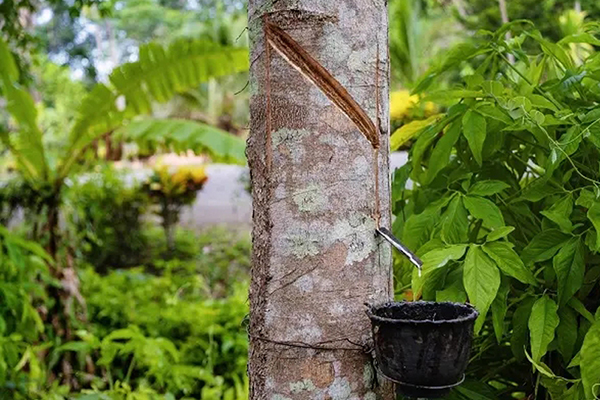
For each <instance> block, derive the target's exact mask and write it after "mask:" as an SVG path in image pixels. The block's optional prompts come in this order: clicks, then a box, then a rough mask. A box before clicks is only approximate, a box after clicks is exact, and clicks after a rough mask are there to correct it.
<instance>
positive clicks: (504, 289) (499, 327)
mask: <svg viewBox="0 0 600 400" xmlns="http://www.w3.org/2000/svg"><path fill="white" fill-rule="evenodd" d="M509 291H510V285H509V283H508V281H507V280H506V278H504V279H502V283H501V284H500V288H499V289H498V293H497V294H496V298H495V299H494V301H493V302H492V323H493V325H494V333H495V334H496V340H497V341H498V343H500V342H501V341H502V335H504V318H505V317H506V310H507V309H508V304H507V300H508V292H509Z"/></svg>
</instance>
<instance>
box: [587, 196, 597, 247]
mask: <svg viewBox="0 0 600 400" xmlns="http://www.w3.org/2000/svg"><path fill="white" fill-rule="evenodd" d="M587 217H588V219H589V220H590V221H592V225H594V229H596V246H597V245H598V244H599V243H600V202H599V201H594V203H593V204H592V206H591V207H590V208H589V209H588V212H587Z"/></svg>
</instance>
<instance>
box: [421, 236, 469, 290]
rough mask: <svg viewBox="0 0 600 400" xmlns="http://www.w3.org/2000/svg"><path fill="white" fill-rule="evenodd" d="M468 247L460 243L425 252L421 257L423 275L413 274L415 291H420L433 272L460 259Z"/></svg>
mask: <svg viewBox="0 0 600 400" xmlns="http://www.w3.org/2000/svg"><path fill="white" fill-rule="evenodd" d="M466 249H467V245H465V244H458V245H453V246H448V247H444V248H438V249H435V250H431V251H429V252H427V253H426V254H424V255H423V256H422V257H421V261H423V267H422V272H421V277H419V276H418V275H416V274H415V275H413V278H414V279H413V282H412V289H413V293H420V292H421V290H422V288H423V284H424V283H425V282H426V281H427V279H428V277H429V275H430V274H431V273H433V272H434V271H435V270H437V269H439V268H442V267H444V266H445V265H446V264H448V263H449V262H450V261H452V260H458V259H460V258H461V257H462V256H463V255H464V254H465V251H466Z"/></svg>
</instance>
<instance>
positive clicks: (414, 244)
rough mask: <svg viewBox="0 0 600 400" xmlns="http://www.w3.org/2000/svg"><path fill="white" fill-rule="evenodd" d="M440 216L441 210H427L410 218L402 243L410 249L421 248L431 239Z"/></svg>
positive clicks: (404, 228) (405, 224)
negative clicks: (430, 236) (432, 231)
mask: <svg viewBox="0 0 600 400" xmlns="http://www.w3.org/2000/svg"><path fill="white" fill-rule="evenodd" d="M439 216H440V213H439V210H425V211H423V212H422V213H420V214H413V215H411V216H410V217H408V219H407V220H406V222H405V223H404V227H403V229H402V243H404V245H405V246H407V247H408V248H409V249H418V248H419V247H421V245H422V244H423V243H424V242H425V241H426V239H427V238H428V237H429V234H430V233H431V230H432V229H433V225H435V223H436V222H437V220H438V219H439Z"/></svg>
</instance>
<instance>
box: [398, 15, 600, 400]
mask: <svg viewBox="0 0 600 400" xmlns="http://www.w3.org/2000/svg"><path fill="white" fill-rule="evenodd" d="M508 30H511V31H512V34H513V39H511V40H510V41H508V42H507V41H506V39H505V35H504V34H505V32H506V31H508ZM599 32H600V31H599V29H598V25H597V24H595V23H590V24H588V25H585V26H584V27H583V29H582V31H581V32H578V33H576V34H573V35H570V36H566V37H565V38H563V39H562V40H561V41H559V42H558V43H555V42H552V41H549V40H547V39H545V38H543V36H541V35H540V33H539V32H538V31H537V30H535V29H534V26H533V24H531V23H529V22H515V23H512V24H510V25H507V26H505V27H503V28H502V29H500V30H498V31H496V32H493V33H492V32H489V31H481V32H480V33H479V34H477V35H476V36H475V37H474V38H473V40H471V41H468V42H465V43H461V44H458V45H456V46H455V47H453V48H452V49H451V50H449V51H448V52H447V54H446V57H445V58H444V60H442V61H441V62H440V63H439V64H438V65H434V66H432V67H431V68H430V69H429V70H428V71H427V72H426V73H425V75H424V76H423V78H422V79H421V80H420V81H419V82H418V83H417V85H416V89H415V90H416V91H418V92H423V91H426V90H427V88H428V87H430V85H431V84H432V83H433V82H434V81H435V80H439V79H442V78H443V75H444V74H446V73H448V72H451V71H452V70H455V69H456V68H459V67H460V66H461V64H464V63H470V64H472V65H473V66H474V72H473V73H472V74H469V75H467V76H465V77H464V79H463V80H462V81H461V82H460V83H459V84H457V85H455V86H453V87H452V88H451V89H450V90H444V91H438V92H435V91H430V92H429V93H428V94H427V96H428V97H429V98H430V99H436V100H437V101H438V102H445V103H446V104H449V105H450V106H449V107H448V108H447V111H446V112H445V114H444V115H443V117H441V118H440V119H437V120H434V121H432V122H431V123H430V125H428V126H426V127H425V128H423V129H421V130H420V131H419V132H418V134H417V138H416V141H415V142H414V145H413V146H412V148H411V151H410V159H409V163H408V164H407V165H405V166H404V167H402V168H401V169H399V170H397V171H396V172H395V175H394V181H393V198H394V214H395V215H396V220H395V222H394V231H395V233H396V234H397V235H398V236H399V237H401V238H402V240H403V241H404V242H405V244H406V245H408V246H409V247H411V248H414V249H418V250H417V254H418V255H420V256H421V257H422V259H423V261H424V266H423V276H422V277H419V276H418V275H417V274H416V272H415V271H413V269H414V268H412V267H411V266H410V265H408V263H407V262H406V261H404V260H399V261H398V268H397V277H398V281H397V282H398V289H399V291H400V292H402V290H403V289H404V287H406V286H412V293H409V295H410V296H411V297H415V298H422V299H425V300H436V301H456V302H464V301H469V302H471V303H472V304H474V305H475V306H476V307H477V309H478V310H479V311H480V317H479V319H478V320H477V322H476V324H475V330H476V333H477V336H476V346H475V348H474V352H473V355H472V359H471V362H470V366H469V369H468V375H469V377H470V378H471V379H474V380H476V381H477V382H479V384H480V385H483V388H482V389H480V390H478V392H479V394H480V395H482V396H484V395H485V396H486V397H485V398H507V399H508V398H522V397H525V396H534V397H535V398H548V397H550V398H552V399H567V398H568V399H590V398H593V397H594V395H596V393H597V384H598V383H599V382H600V370H599V369H598V359H599V357H598V356H599V355H600V354H599V353H598V352H599V351H600V350H599V349H600V348H599V347H598V346H597V343H598V342H599V341H600V336H598V335H599V332H600V322H599V321H598V319H597V315H600V311H598V310H599V308H598V307H599V305H600V292H599V289H598V285H597V283H598V278H599V277H600V258H599V257H598V252H599V250H600V246H599V243H600V240H599V235H600V233H599V232H600V169H599V167H600V112H599V109H598V104H599V102H600V85H599V82H600V55H599V53H592V54H591V55H590V56H589V57H587V58H583V59H582V58H579V57H577V54H578V53H577V50H578V48H577V47H575V46H582V45H584V46H587V45H592V46H597V45H599V44H600V41H599V40H598V39H597V38H596V35H598V33H599ZM579 50H581V48H579ZM508 54H512V55H513V56H514V58H515V60H516V61H515V62H514V63H513V62H511V61H510V60H509V57H508ZM408 179H410V180H411V183H410V184H407V182H408ZM485 393H487V394H485ZM453 396H454V397H457V398H474V397H471V396H469V395H465V394H464V393H463V392H461V391H456V392H455V393H454V394H453ZM488 396H489V397H488Z"/></svg>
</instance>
